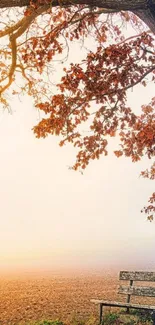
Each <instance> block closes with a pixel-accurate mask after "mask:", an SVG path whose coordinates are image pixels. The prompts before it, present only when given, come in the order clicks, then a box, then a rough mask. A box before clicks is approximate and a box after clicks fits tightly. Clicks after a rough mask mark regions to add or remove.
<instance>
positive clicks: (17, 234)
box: [0, 49, 155, 271]
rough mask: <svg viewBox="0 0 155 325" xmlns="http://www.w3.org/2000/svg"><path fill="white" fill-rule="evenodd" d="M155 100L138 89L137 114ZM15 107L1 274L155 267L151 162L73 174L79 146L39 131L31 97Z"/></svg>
mask: <svg viewBox="0 0 155 325" xmlns="http://www.w3.org/2000/svg"><path fill="white" fill-rule="evenodd" d="M74 50H75V49H74ZM80 53H81V52H79V56H80ZM153 95H154V89H153V86H151V85H150V86H149V87H148V89H147V90H146V89H144V88H140V87H138V88H137V89H136V90H135V91H133V92H131V93H130V95H129V103H130V104H131V105H132V106H134V109H135V110H137V109H138V108H139V107H140V104H142V103H147V102H149V100H150V99H151V96H153ZM11 106H12V114H8V113H7V112H4V113H3V112H1V114H0V157H1V159H0V180H1V181H0V215H1V218H0V270H1V271H4V270H8V271H9V270H15V269H16V270H21V269H23V270H26V271H30V270H32V269H41V270H42V269H50V270H52V269H53V270H54V269H58V268H60V270H61V269H64V268H65V269H70V268H71V267H74V268H77V269H81V270H82V269H90V270H100V269H102V268H103V267H108V268H111V267H117V266H119V265H120V264H121V266H122V267H124V268H127V267H128V268H133V267H134V268H138V269H139V268H141V269H145V268H146V269H148V268H150V269H151V268H154V267H155V258H154V248H155V223H149V222H148V221H147V220H146V217H145V215H143V214H141V213H140V210H141V208H142V207H143V206H144V205H145V204H146V203H147V200H148V197H149V195H151V193H152V191H153V190H154V189H153V182H151V181H148V180H145V179H142V178H140V177H139V174H140V171H141V170H144V169H145V168H147V167H149V166H150V164H151V162H150V161H148V160H147V159H143V161H141V162H139V163H136V164H133V163H132V162H131V161H130V160H129V159H126V158H120V159H117V158H116V157H115V156H114V155H113V154H112V153H110V154H109V156H108V157H102V158H101V159H100V160H99V161H94V162H92V163H91V164H90V165H89V166H88V168H87V170H86V171H85V172H84V174H83V175H81V174H80V173H79V172H73V171H71V170H69V168H68V167H69V166H70V165H72V163H73V162H74V158H75V149H74V148H73V147H72V146H71V145H68V146H65V147H64V148H60V147H59V145H58V142H59V138H55V137H52V136H50V137H48V138H47V139H44V140H43V139H41V140H38V139H36V138H35V136H34V134H33V132H32V131H31V128H32V127H33V126H34V125H35V124H36V123H37V122H38V119H39V115H38V112H37V111H36V109H35V108H34V107H33V105H32V100H31V98H30V97H27V96H25V97H24V98H23V99H22V101H21V102H20V101H19V100H18V98H16V99H15V100H12V102H11ZM114 142H115V140H114ZM110 148H111V149H112V148H113V145H112V144H111V146H110Z"/></svg>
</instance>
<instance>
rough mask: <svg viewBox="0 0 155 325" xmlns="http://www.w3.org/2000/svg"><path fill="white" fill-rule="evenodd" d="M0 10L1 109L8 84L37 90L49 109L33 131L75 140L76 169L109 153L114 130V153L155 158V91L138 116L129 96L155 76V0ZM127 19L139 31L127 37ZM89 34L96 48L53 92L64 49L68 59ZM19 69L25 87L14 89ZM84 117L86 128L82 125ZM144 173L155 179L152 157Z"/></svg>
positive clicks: (37, 2)
mask: <svg viewBox="0 0 155 325" xmlns="http://www.w3.org/2000/svg"><path fill="white" fill-rule="evenodd" d="M0 8H1V9H0V11H1V22H0V27H1V31H0V37H1V38H4V41H3V42H2V44H1V49H0V56H1V63H0V100H1V104H2V105H3V106H4V107H8V101H7V91H8V89H11V91H12V94H19V93H21V92H22V93H23V92H27V93H28V94H29V95H31V96H33V97H34V103H35V106H36V107H37V108H38V109H40V110H42V111H43V112H44V113H45V115H46V116H45V117H44V118H43V119H42V120H41V121H40V122H39V123H38V125H37V126H35V127H34V133H35V134H36V136H37V137H38V138H40V137H46V136H47V135H48V134H55V135H59V136H61V141H60V145H61V146H62V145H64V144H65V143H66V142H70V143H72V144H73V145H74V146H75V147H77V148H78V149H79V151H78V153H77V157H76V162H75V164H74V166H73V169H75V170H77V169H80V168H81V169H84V168H86V166H87V165H88V164H89V162H90V160H93V159H99V157H100V155H102V154H104V155H107V154H108V149H107V146H108V137H109V136H110V137H114V136H116V135H117V136H119V137H120V148H119V149H117V148H116V150H114V153H115V155H116V156H117V157H120V156H122V155H125V156H127V157H130V158H131V159H132V161H133V162H136V161H138V160H140V159H141V158H142V157H143V156H147V157H148V158H149V159H153V157H154V155H155V97H154V98H153V99H152V100H151V101H150V103H149V104H146V105H143V106H142V111H141V114H139V115H137V114H136V113H135V112H134V110H133V109H131V108H130V107H128V105H127V103H126V99H127V92H128V90H129V89H130V88H133V87H135V86H136V85H137V84H141V85H143V86H144V87H145V86H146V85H147V83H148V82H150V81H151V82H154V81H155V52H154V34H155V0H134V1H132V0H52V1H51V0H33V1H29V0H1V2H0ZM118 18H119V20H121V24H119V23H118V22H117V21H118ZM139 18H140V19H139ZM129 23H130V24H132V26H134V28H135V32H134V34H133V35H132V36H130V37H128V38H127V39H125V36H124V35H123V32H122V28H121V26H122V25H125V24H129ZM143 23H145V24H143ZM88 36H89V37H92V38H93V40H94V44H95V50H94V51H92V50H90V51H89V52H88V54H87V56H86V58H85V60H83V61H82V62H79V63H77V64H71V65H70V68H69V69H66V68H64V76H63V77H62V79H61V82H60V83H59V84H58V85H57V92H56V94H55V95H53V96H52V95H51V92H50V86H51V81H50V80H51V79H50V78H51V71H52V65H51V63H52V61H53V59H54V57H55V56H57V57H59V56H60V55H61V54H63V53H65V56H66V57H67V53H68V51H69V47H70V46H71V42H72V41H74V40H82V41H84V40H85V39H87V37H88ZM7 39H9V44H8V43H7ZM7 44H8V45H7ZM66 57H65V59H66ZM61 60H62V59H61ZM19 74H21V76H22V85H21V86H20V87H17V86H16V85H15V81H16V77H17V75H19ZM47 80H48V82H47ZM36 81H37V82H36ZM19 88H20V89H19ZM94 103H95V110H94V109H93V106H94ZM83 122H86V125H87V128H88V130H89V132H88V133H87V134H83V133H82V131H81V127H80V126H81V124H82V123H83ZM141 175H142V176H143V177H147V178H150V179H151V180H154V179H155V163H153V164H152V167H151V169H150V170H146V171H143V172H142V173H141ZM154 202H155V193H153V194H152V196H151V197H150V199H149V205H148V206H146V207H144V209H143V211H144V212H145V213H147V214H148V218H149V219H150V220H152V219H153V213H154V212H155V206H154Z"/></svg>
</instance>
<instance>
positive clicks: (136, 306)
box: [91, 299, 155, 310]
mask: <svg viewBox="0 0 155 325" xmlns="http://www.w3.org/2000/svg"><path fill="white" fill-rule="evenodd" d="M91 302H93V303H95V304H96V305H97V304H100V305H102V306H109V307H125V308H133V309H143V310H155V306H151V305H139V304H131V303H127V302H125V303H124V302H117V301H111V300H109V301H108V300H97V299H91Z"/></svg>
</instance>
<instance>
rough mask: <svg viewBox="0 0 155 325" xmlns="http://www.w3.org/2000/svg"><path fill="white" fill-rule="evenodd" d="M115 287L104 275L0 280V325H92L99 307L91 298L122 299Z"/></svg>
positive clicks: (115, 277)
mask: <svg viewBox="0 0 155 325" xmlns="http://www.w3.org/2000/svg"><path fill="white" fill-rule="evenodd" d="M117 285H118V279H117V275H116V276H112V275H104V274H103V276H88V277H36V278H16V279H0V287H1V290H0V325H17V324H21V325H23V324H28V322H34V321H40V320H42V319H52V320H55V319H60V320H62V321H64V322H65V324H70V323H71V322H72V323H74V325H76V324H75V323H76V321H75V320H76V319H77V320H81V321H83V320H84V321H86V324H87V325H92V324H91V323H93V322H95V318H97V319H98V307H97V306H95V305H94V304H92V303H91V302H90V299H92V298H102V299H111V300H115V299H117V300H118V299H119V300H123V299H124V297H121V298H120V297H118V295H117ZM145 303H146V299H145ZM108 311H109V310H108ZM115 311H116V309H115Z"/></svg>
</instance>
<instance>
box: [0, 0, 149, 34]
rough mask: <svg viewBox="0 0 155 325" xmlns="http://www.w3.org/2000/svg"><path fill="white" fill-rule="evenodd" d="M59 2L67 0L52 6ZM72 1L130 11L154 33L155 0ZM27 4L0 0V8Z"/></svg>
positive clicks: (19, 0)
mask: <svg viewBox="0 0 155 325" xmlns="http://www.w3.org/2000/svg"><path fill="white" fill-rule="evenodd" d="M60 3H64V4H65V3H66V4H68V3H69V0H53V1H52V6H59V5H60ZM73 3H75V4H86V5H89V6H93V7H99V8H106V9H113V10H116V11H121V10H122V11H126V10H128V11H132V12H133V13H134V14H135V15H137V16H138V17H139V18H140V19H141V20H143V21H144V22H145V24H146V25H147V26H148V27H149V28H150V29H151V31H152V32H153V33H154V34H155V0H70V5H73ZM29 4H30V0H0V8H9V7H24V6H28V5H29Z"/></svg>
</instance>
